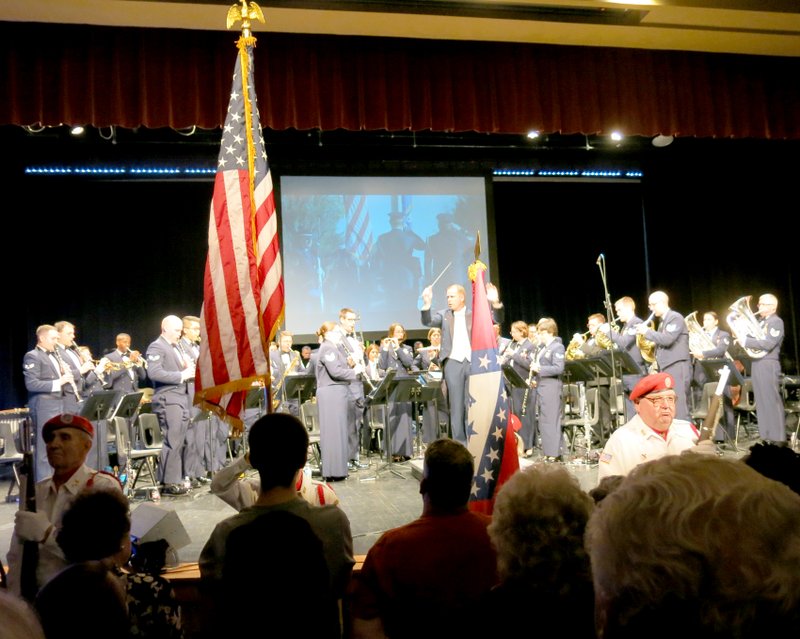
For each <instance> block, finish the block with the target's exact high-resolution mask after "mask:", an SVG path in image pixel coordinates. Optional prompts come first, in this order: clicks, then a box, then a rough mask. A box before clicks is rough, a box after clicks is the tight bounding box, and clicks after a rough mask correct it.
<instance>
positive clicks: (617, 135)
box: [611, 131, 623, 142]
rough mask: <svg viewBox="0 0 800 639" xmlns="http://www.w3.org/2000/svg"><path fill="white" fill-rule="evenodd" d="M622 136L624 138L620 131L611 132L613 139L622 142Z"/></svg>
mask: <svg viewBox="0 0 800 639" xmlns="http://www.w3.org/2000/svg"><path fill="white" fill-rule="evenodd" d="M622 138H623V135H622V133H620V132H619V131H612V132H611V139H612V140H614V142H621V141H622Z"/></svg>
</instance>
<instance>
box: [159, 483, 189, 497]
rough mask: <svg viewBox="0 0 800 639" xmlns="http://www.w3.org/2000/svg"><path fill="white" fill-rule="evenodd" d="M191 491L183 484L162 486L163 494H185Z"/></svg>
mask: <svg viewBox="0 0 800 639" xmlns="http://www.w3.org/2000/svg"><path fill="white" fill-rule="evenodd" d="M188 492H189V489H188V488H186V486H184V485H183V484H164V485H163V486H162V487H161V494H162V495H185V494H186V493H188Z"/></svg>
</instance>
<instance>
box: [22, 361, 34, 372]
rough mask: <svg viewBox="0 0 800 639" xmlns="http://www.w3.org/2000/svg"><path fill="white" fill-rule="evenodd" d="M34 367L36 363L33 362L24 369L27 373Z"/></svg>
mask: <svg viewBox="0 0 800 639" xmlns="http://www.w3.org/2000/svg"><path fill="white" fill-rule="evenodd" d="M34 366H36V364H35V363H34V362H31V363H30V364H25V365H24V366H23V368H24V369H25V370H26V371H27V370H30V369H31V368H33V367H34Z"/></svg>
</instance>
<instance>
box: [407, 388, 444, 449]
mask: <svg viewBox="0 0 800 639" xmlns="http://www.w3.org/2000/svg"><path fill="white" fill-rule="evenodd" d="M417 382H418V383H419V388H418V389H417V391H416V399H414V400H412V401H413V402H414V403H413V404H412V412H411V417H412V421H413V423H414V426H415V427H416V429H417V436H416V437H415V440H416V442H417V459H421V458H422V420H421V419H420V418H421V417H422V416H423V415H424V414H425V404H427V403H428V402H433V410H434V414H435V415H436V419H437V421H438V419H439V400H438V399H437V396H438V395H439V390H440V389H441V387H442V380H440V379H432V378H431V377H429V376H426V375H423V374H420V375H418V376H417Z"/></svg>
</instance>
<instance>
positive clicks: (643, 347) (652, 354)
mask: <svg viewBox="0 0 800 639" xmlns="http://www.w3.org/2000/svg"><path fill="white" fill-rule="evenodd" d="M654 316H655V313H650V317H648V318H647V319H646V320H645V321H644V323H645V324H646V325H647V328H649V329H651V330H654V329H655V327H656V325H655V322H654V321H653V317H654ZM636 346H638V347H639V351H640V352H641V354H642V359H644V361H645V362H647V363H648V364H652V363H653V362H655V361H656V343H655V342H651V341H650V340H649V339H645V338H644V335H640V334H639V333H637V334H636Z"/></svg>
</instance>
